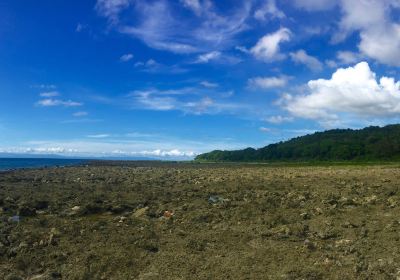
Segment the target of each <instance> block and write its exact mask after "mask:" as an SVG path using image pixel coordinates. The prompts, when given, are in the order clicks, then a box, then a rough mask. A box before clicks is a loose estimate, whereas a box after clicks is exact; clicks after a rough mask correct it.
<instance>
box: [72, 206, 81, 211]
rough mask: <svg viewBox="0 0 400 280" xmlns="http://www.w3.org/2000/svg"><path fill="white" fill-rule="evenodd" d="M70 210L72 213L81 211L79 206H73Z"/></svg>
mask: <svg viewBox="0 0 400 280" xmlns="http://www.w3.org/2000/svg"><path fill="white" fill-rule="evenodd" d="M71 210H72V211H74V212H78V211H79V210H81V207H80V206H74V207H72V208H71Z"/></svg>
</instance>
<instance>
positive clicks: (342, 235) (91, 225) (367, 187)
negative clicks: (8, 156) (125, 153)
mask: <svg viewBox="0 0 400 280" xmlns="http://www.w3.org/2000/svg"><path fill="white" fill-rule="evenodd" d="M399 232H400V168H399V167H396V166H367V167H357V166H352V167H344V166H337V167H268V166H258V165H254V166H250V165H212V164H208V165H203V164H162V163H136V164H122V163H119V164H118V163H112V164H111V163H110V164H105V163H103V164H100V163H99V164H92V165H89V166H80V167H64V168H48V169H32V170H19V171H11V172H3V173H0V279H7V280H18V279H31V280H33V279H38V280H40V279H43V280H44V279H142V280H145V279H400V247H399V246H398V244H399V239H400V235H399Z"/></svg>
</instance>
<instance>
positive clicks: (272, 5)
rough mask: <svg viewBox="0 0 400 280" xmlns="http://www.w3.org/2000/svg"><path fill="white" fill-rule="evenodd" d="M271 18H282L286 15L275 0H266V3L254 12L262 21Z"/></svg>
mask: <svg viewBox="0 0 400 280" xmlns="http://www.w3.org/2000/svg"><path fill="white" fill-rule="evenodd" d="M267 17H269V19H275V18H278V19H282V18H285V17H286V15H285V14H284V13H283V12H282V11H281V10H280V9H279V8H278V7H277V6H276V1H275V0H266V1H265V3H264V5H263V6H261V7H260V8H259V9H257V10H256V11H255V12H254V18H255V19H257V20H260V21H265V20H268V18H267Z"/></svg>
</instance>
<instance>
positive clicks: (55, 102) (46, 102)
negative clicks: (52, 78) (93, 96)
mask: <svg viewBox="0 0 400 280" xmlns="http://www.w3.org/2000/svg"><path fill="white" fill-rule="evenodd" d="M36 105H38V106H42V107H55V106H64V107H77V106H82V105H83V104H82V103H80V102H75V101H71V100H60V99H52V98H47V99H42V100H39V101H38V102H36Z"/></svg>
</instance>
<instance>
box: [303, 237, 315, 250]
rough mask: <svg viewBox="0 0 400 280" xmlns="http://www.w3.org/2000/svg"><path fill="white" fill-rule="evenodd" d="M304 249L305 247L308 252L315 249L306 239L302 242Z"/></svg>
mask: <svg viewBox="0 0 400 280" xmlns="http://www.w3.org/2000/svg"><path fill="white" fill-rule="evenodd" d="M304 247H306V248H307V249H308V250H315V249H316V246H315V245H314V243H312V242H311V241H310V240H308V239H306V240H304Z"/></svg>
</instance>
